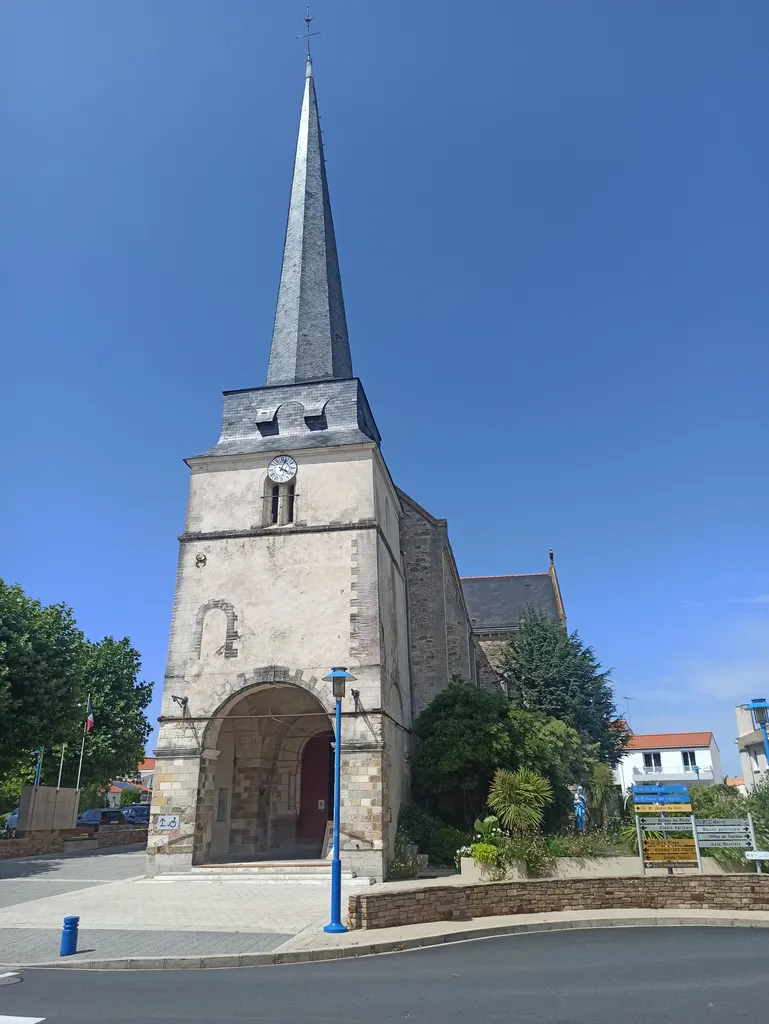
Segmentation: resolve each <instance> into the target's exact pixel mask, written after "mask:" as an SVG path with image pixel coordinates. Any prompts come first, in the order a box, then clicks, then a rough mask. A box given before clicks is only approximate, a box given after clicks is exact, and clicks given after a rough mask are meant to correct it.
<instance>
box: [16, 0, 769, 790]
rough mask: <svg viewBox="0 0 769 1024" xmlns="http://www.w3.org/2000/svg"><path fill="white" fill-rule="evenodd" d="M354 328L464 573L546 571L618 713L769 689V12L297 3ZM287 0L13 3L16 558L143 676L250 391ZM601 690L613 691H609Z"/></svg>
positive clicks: (725, 712) (654, 720)
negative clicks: (216, 467)
mask: <svg viewBox="0 0 769 1024" xmlns="http://www.w3.org/2000/svg"><path fill="white" fill-rule="evenodd" d="M314 6H315V9H314V13H315V15H316V21H315V24H314V27H316V28H317V29H318V30H320V31H321V33H322V34H321V35H320V36H319V37H318V38H317V39H316V40H315V41H314V42H315V46H314V53H315V71H316V82H317V88H318V97H319V104H320V110H321V114H322V115H323V126H324V141H325V145H326V156H327V162H328V174H329V181H330V187H331V195H332V202H333V206H334V216H335V222H336V228H337V239H338V243H339V250H340V261H341V266H342V276H343V281H344V289H345V299H346V304H347V314H348V321H349V326H350V339H351V344H352V348H353V360H354V364H355V371H356V373H357V374H358V375H359V376H361V377H362V379H363V381H364V384H365V387H366V390H367V392H368V395H369V399H370V401H371V404H372V407H373V409H374V413H375V415H376V418H377V422H378V425H379V428H380V430H381V432H382V435H383V439H384V442H383V451H384V454H385V457H386V459H387V462H388V464H389V467H390V470H391V472H392V474H393V476H394V478H395V480H396V482H397V483H398V484H399V485H400V486H401V487H403V488H404V489H405V490H406V491H408V492H409V493H410V494H412V495H413V496H414V497H415V498H416V499H417V500H418V501H419V502H420V503H422V504H423V505H425V506H426V507H427V508H428V509H430V511H431V512H433V514H435V515H438V516H445V517H447V518H448V520H449V526H450V535H451V539H452V543H453V546H454V550H455V553H456V556H457V561H458V563H459V568H460V572H461V573H463V574H464V575H484V574H488V575H493V574H502V573H508V572H531V571H542V570H544V569H545V568H546V567H547V550H548V548H549V547H551V546H552V547H553V548H554V549H555V554H556V564H557V567H558V571H559V575H560V578H561V583H562V587H563V591H564V599H565V603H566V610H567V613H568V616H569V623H570V626H571V627H573V628H576V629H578V630H579V631H580V634H581V635H582V637H583V639H584V640H585V641H587V642H588V643H591V644H592V645H594V647H595V648H596V651H597V653H598V655H599V657H600V658H601V660H602V661H603V662H604V663H605V664H607V665H610V666H613V668H614V675H615V680H616V688H617V693H618V695H619V696H620V697H625V696H626V695H627V696H629V697H632V698H633V700H632V702H631V709H632V710H631V716H632V724H633V727H634V728H635V729H636V731H653V730H668V731H672V730H679V729H695V728H696V729H701V728H707V729H709V728H712V729H713V730H714V731H715V733H716V737H717V740H718V742H719V745H720V747H721V750H722V753H723V754H724V759H725V767H726V768H727V769H728V770H729V771H731V772H735V771H736V770H737V758H736V755H735V752H734V745H733V737H734V717H733V712H732V708H733V706H734V704H735V703H738V702H741V701H744V700H747V699H749V698H750V697H753V696H756V695H762V694H768V695H769V678H767V665H768V663H769V658H768V656H769V543H768V540H769V535H768V534H767V527H766V521H767V511H766V510H767V507H769V488H768V486H767V457H766V448H767V427H768V426H769V424H768V423H767V401H766V386H767V370H768V369H769V367H768V366H767V362H768V361H769V360H768V357H767V345H766V337H767V329H768V328H769V306H768V304H767V289H766V283H767V269H768V268H767V244H766V239H767V237H769V195H768V193H767V188H766V180H767V166H768V164H769V141H768V137H767V134H766V130H765V129H766V123H767V115H768V114H769V110H767V107H768V106H769V99H768V97H769V90H768V89H767V85H769V82H768V81H767V79H768V78H769V74H768V67H769V64H768V62H767V58H766V51H765V39H766V36H767V31H769V6H768V5H767V4H766V3H765V2H764V0H740V3H739V4H727V3H724V2H713V0H676V2H675V3H673V4H671V3H664V2H662V0H653V2H651V3H646V4H626V3H621V4H618V3H616V2H615V0H590V2H588V3H581V4H575V3H573V0H550V2H548V3H547V4H534V3H528V4H524V3H518V2H516V3H510V2H496V0H486V2H485V3H484V4H480V5H471V6H470V7H469V8H468V5H467V4H460V3H458V2H457V0H441V2H437V0H422V2H420V3H418V4H415V3H413V2H406V0H391V2H390V3H389V4H387V5H385V6H384V7H383V6H382V5H375V4H363V3H360V2H358V0H334V2H333V3H332V2H329V0H317V2H316V4H315V5H314ZM303 13H304V8H303V6H302V5H301V4H298V3H297V4H292V3H288V2H286V0H261V2H260V3H259V4H254V3H253V2H251V0H226V2H222V0H217V2H214V0H184V2H183V3H181V2H171V0H139V2H133V3H130V4H114V3H110V4H106V3H104V2H103V0H67V3H66V4H63V3H50V2H49V3H39V4H30V3H29V2H28V0H5V3H4V4H3V13H2V22H3V28H2V32H1V33H0V68H2V71H0V96H1V97H2V99H0V131H1V132H2V138H3V147H2V148H3V152H4V158H3V161H2V164H0V222H1V223H2V224H3V232H2V243H1V244H0V297H1V301H0V333H1V335H2V338H3V342H4V345H3V348H4V353H5V359H4V372H3V374H2V379H1V380H0V388H1V389H2V390H1V391H0V417H1V418H2V421H1V422H0V429H2V436H3V438H4V440H5V441H6V444H5V445H4V448H5V450H4V458H3V477H4V480H3V484H4V486H3V494H4V499H3V501H2V503H0V517H1V519H0V530H1V534H0V535H1V536H2V541H1V542H0V543H1V544H2V561H1V562H0V572H2V575H3V577H4V578H6V579H8V580H11V581H18V582H20V583H21V584H22V585H23V586H24V587H25V589H26V590H27V591H28V592H29V593H30V594H32V595H34V596H36V597H39V598H40V599H41V600H43V601H44V602H52V601H61V600H64V601H66V602H68V603H69V604H71V605H72V606H73V607H74V609H75V612H76V615H77V618H78V621H79V623H80V625H81V627H82V628H83V629H84V630H85V632H86V633H87V634H88V635H89V636H92V637H94V638H97V637H101V636H103V635H105V634H114V635H117V636H123V635H126V634H127V635H129V636H130V637H131V638H132V640H133V641H134V643H135V644H136V646H137V647H138V648H139V650H140V651H141V653H142V657H143V661H144V671H145V675H146V677H147V678H150V679H154V680H155V681H156V683H157V692H156V702H155V707H154V708H153V714H156V713H157V701H158V700H159V692H160V684H161V681H162V676H163V669H164V663H165V655H166V645H167V633H168V626H169V619H170V612H171V602H172V597H173V585H174V573H175V565H176V556H177V541H176V536H177V535H178V533H179V532H180V531H181V528H182V524H183V517H184V508H185V500H186V489H187V479H188V471H187V469H186V467H185V465H184V463H183V461H182V459H183V458H184V457H185V456H189V455H192V454H195V453H196V452H198V451H200V450H202V449H203V448H205V447H207V446H208V445H210V444H211V443H213V442H214V441H215V440H216V438H217V436H218V431H219V425H220V414H221V395H220V392H221V391H222V390H224V389H228V388H242V387H249V386H254V385H259V384H262V383H263V382H264V376H265V373H266V368H267V356H268V351H269V343H270V336H271V329H272V318H273V314H274V304H275V298H276V293H277V284H278V276H279V271H280V257H281V249H282V234H283V228H284V224H285V211H286V205H287V202H288V192H289V185H290V176H291V167H292V161H293V147H294V142H295V135H296V129H297V123H298V115H299V106H300V101H301V90H302V84H303V81H302V80H303V74H304V67H303V54H302V44H301V43H300V42H298V41H296V39H295V38H294V37H295V36H296V35H297V34H298V33H300V32H301V31H302V28H303V24H302V21H301V18H302V16H303ZM618 703H619V705H620V708H621V709H622V708H623V707H624V703H623V701H621V700H620V701H618Z"/></svg>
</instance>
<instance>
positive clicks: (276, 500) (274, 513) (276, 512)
mask: <svg viewBox="0 0 769 1024" xmlns="http://www.w3.org/2000/svg"><path fill="white" fill-rule="evenodd" d="M279 518H280V485H279V484H275V486H274V487H273V489H272V507H271V509H270V522H271V523H272V524H273V525H275V524H276V523H277V522H278V519H279Z"/></svg>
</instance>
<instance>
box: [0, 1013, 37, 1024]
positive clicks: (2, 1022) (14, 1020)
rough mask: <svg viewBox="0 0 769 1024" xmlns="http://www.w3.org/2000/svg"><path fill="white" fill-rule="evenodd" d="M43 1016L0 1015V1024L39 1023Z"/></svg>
mask: <svg viewBox="0 0 769 1024" xmlns="http://www.w3.org/2000/svg"><path fill="white" fill-rule="evenodd" d="M43 1020H45V1017H3V1016H2V1015H0V1024H40V1022H41V1021H43Z"/></svg>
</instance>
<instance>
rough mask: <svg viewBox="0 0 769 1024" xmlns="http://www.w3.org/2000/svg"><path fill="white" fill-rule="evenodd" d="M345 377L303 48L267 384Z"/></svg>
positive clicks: (330, 230) (324, 187) (346, 352)
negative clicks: (299, 108) (299, 105)
mask: <svg viewBox="0 0 769 1024" xmlns="http://www.w3.org/2000/svg"><path fill="white" fill-rule="evenodd" d="M308 42H309V40H308ZM350 377H352V359H351V356H350V343H349V341H348V338H347V320H346V317H345V312H344V299H343V298H342V280H341V277H340V274H339V260H338V257H337V252H336V239H335V238H334V222H333V220H332V218H331V202H330V200H329V195H328V182H327V181H326V165H325V161H324V158H323V140H322V139H321V133H320V122H319V118H318V101H317V99H316V96H315V82H314V81H313V77H312V59H311V57H310V55H309V52H308V55H307V69H306V75H305V84H304V99H303V101H302V114H301V117H300V120H299V138H298V140H297V144H296V159H295V161H294V179H293V182H292V185H291V201H290V204H289V208H288V224H287V225H286V243H285V247H284V250H283V268H282V270H281V274H280V289H279V291H278V306H277V309H276V311H275V327H274V329H273V334H272V347H271V349H270V363H269V366H268V369H267V385H268V386H270V385H275V384H296V383H300V382H303V381H310V380H324V379H325V380H327V379H329V378H336V379H347V378H350Z"/></svg>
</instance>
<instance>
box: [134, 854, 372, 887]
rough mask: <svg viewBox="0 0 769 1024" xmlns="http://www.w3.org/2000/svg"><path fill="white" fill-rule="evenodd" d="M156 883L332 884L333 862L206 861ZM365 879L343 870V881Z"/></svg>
mask: <svg viewBox="0 0 769 1024" xmlns="http://www.w3.org/2000/svg"><path fill="white" fill-rule="evenodd" d="M152 881H155V882H255V883H260V884H273V885H274V884H285V883H286V882H298V883H302V884H310V885H312V884H316V885H330V883H331V861H327V860H299V861H296V860H295V861H285V860H283V861H280V860H276V861H248V862H246V863H243V864H203V865H199V866H196V867H193V868H191V869H190V870H189V871H185V872H183V873H182V872H169V873H168V874H162V875H157V876H156V877H155V878H154V879H152ZM365 881H366V880H365V879H358V878H356V876H355V874H354V872H352V871H343V872H342V884H345V883H347V884H349V883H351V882H355V883H357V884H359V885H360V884H365Z"/></svg>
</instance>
